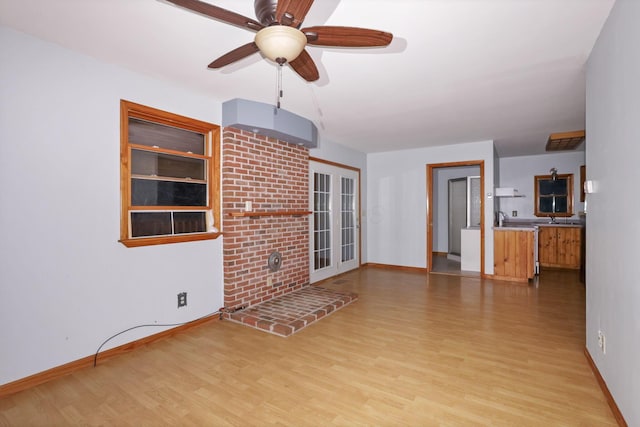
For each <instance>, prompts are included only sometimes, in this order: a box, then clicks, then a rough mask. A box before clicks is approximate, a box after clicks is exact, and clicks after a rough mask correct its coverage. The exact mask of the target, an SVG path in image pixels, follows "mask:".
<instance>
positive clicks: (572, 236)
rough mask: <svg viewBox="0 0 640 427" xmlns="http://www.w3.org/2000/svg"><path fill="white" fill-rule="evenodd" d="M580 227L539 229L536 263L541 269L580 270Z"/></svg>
mask: <svg viewBox="0 0 640 427" xmlns="http://www.w3.org/2000/svg"><path fill="white" fill-rule="evenodd" d="M581 240H582V239H581V227H554V226H548V227H540V231H539V232H538V261H539V262H540V266H541V267H553V268H569V269H575V270H578V269H580V243H581Z"/></svg>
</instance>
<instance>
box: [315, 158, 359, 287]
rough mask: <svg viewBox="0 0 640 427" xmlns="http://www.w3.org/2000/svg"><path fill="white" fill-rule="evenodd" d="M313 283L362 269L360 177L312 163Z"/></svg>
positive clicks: (352, 171) (349, 170)
mask: <svg viewBox="0 0 640 427" xmlns="http://www.w3.org/2000/svg"><path fill="white" fill-rule="evenodd" d="M309 168H310V170H309V208H310V209H311V210H313V217H312V221H311V223H310V226H309V240H310V250H309V255H310V256H309V263H310V276H311V277H310V280H311V283H313V282H317V281H319V280H323V279H326V278H329V277H332V276H335V275H336V274H339V273H342V272H344V271H348V270H351V269H354V268H357V267H359V266H360V248H359V245H360V229H359V223H358V222H359V219H360V206H359V194H358V190H359V182H358V179H359V173H358V171H356V170H352V169H347V168H341V167H338V166H335V165H329V164H325V163H321V162H314V161H311V162H309Z"/></svg>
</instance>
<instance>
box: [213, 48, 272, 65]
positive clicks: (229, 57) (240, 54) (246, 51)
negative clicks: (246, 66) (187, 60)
mask: <svg viewBox="0 0 640 427" xmlns="http://www.w3.org/2000/svg"><path fill="white" fill-rule="evenodd" d="M259 50H260V49H258V45H256V44H255V43H254V42H251V43H247V44H245V45H242V46H240V47H239V48H237V49H233V50H232V51H230V52H227V53H225V54H224V55H222V56H221V57H220V58H218V59H216V60H215V61H213V62H212V63H211V64H209V68H221V67H224V66H225V65H229V64H231V63H232V62H236V61H239V60H241V59H242V58H246V57H247V56H249V55H251V54H253V53H256V52H258V51H259Z"/></svg>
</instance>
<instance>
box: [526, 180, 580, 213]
mask: <svg viewBox="0 0 640 427" xmlns="http://www.w3.org/2000/svg"><path fill="white" fill-rule="evenodd" d="M551 179H552V176H551V175H536V176H535V177H534V185H533V187H534V191H535V198H536V200H535V206H534V208H535V212H534V215H535V216H539V217H554V218H557V217H569V216H573V174H572V173H566V174H558V175H557V179H565V180H567V194H566V195H564V194H558V196H566V197H567V211H566V212H542V211H540V197H541V196H540V192H539V188H540V184H539V182H540V181H544V180H551Z"/></svg>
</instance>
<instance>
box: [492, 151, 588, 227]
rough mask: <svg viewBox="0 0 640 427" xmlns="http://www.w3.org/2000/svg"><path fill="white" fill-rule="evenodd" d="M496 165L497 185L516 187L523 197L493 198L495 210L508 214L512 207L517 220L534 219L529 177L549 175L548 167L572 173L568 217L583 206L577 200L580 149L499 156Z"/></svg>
mask: <svg viewBox="0 0 640 427" xmlns="http://www.w3.org/2000/svg"><path fill="white" fill-rule="evenodd" d="M499 164H500V167H499V170H500V182H499V185H498V186H499V187H512V188H516V189H518V191H519V192H520V194H523V195H524V196H525V197H498V198H497V200H498V202H497V203H496V209H499V210H501V211H503V212H504V213H505V214H507V216H509V217H510V216H511V212H512V211H514V210H516V211H518V219H533V218H537V217H536V216H535V215H534V214H533V213H534V211H535V187H534V181H533V177H534V176H536V175H549V170H550V169H551V168H553V167H555V168H556V169H558V173H559V174H566V173H572V174H573V212H574V215H573V217H572V218H578V213H579V212H580V211H582V210H583V209H584V203H582V202H580V166H582V165H584V164H585V154H584V151H568V152H562V153H549V154H541V155H537V156H520V157H503V158H501V159H500V162H499ZM509 219H511V218H509ZM538 219H539V218H538Z"/></svg>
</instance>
